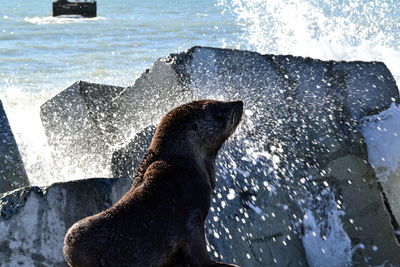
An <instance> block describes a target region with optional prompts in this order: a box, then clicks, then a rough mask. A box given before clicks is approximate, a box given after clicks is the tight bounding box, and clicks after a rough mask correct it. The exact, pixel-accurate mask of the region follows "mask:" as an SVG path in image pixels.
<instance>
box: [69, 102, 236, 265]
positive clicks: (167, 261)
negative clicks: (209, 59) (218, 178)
mask: <svg viewBox="0 0 400 267" xmlns="http://www.w3.org/2000/svg"><path fill="white" fill-rule="evenodd" d="M242 111H243V103H242V102H241V101H236V102H220V101H213V100H201V101H194V102H191V103H188V104H186V105H182V106H180V107H178V108H175V109H173V110H172V111H170V112H169V113H168V114H167V115H165V116H164V118H163V119H162V120H161V121H160V124H159V126H158V128H157V131H156V133H155V135H154V137H153V139H152V143H151V145H150V148H149V150H148V152H147V154H146V156H145V157H144V159H143V162H142V164H141V166H140V168H139V169H138V171H137V173H136V176H135V181H134V185H133V186H132V188H131V189H130V191H129V192H128V193H126V194H125V195H124V196H123V197H122V198H121V200H119V201H118V202H117V203H116V204H115V205H114V206H113V207H111V208H110V209H108V210H105V211H103V212H101V213H99V214H96V215H93V216H90V217H87V218H85V219H83V220H81V221H79V222H77V223H76V224H74V225H73V226H72V227H71V228H70V229H69V230H68V233H67V235H66V237H65V240H64V257H65V259H66V261H67V263H68V264H69V265H70V266H73V267H83V266H92V267H94V266H143V267H150V266H164V267H167V266H193V267H200V266H233V265H229V264H224V263H217V262H213V261H211V260H210V257H209V256H208V253H207V250H206V243H205V235H204V222H205V219H206V217H207V214H208V211H209V208H210V195H211V192H212V190H213V188H214V183H215V171H214V168H215V157H216V154H217V152H218V150H219V148H220V147H221V145H222V144H223V142H224V141H225V140H226V139H227V138H228V137H229V136H230V135H231V134H232V132H233V131H234V129H235V128H236V126H237V124H238V123H239V120H240V118H241V115H242ZM83 204H84V203H83Z"/></svg>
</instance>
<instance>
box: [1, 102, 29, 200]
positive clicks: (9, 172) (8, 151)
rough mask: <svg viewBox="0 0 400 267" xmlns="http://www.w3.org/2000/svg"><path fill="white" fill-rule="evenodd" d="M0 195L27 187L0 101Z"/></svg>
mask: <svg viewBox="0 0 400 267" xmlns="http://www.w3.org/2000/svg"><path fill="white" fill-rule="evenodd" d="M0 143H1V145H0V193H2V192H7V191H10V190H13V189H16V188H19V187H23V186H27V185H29V180H28V176H27V175H26V172H25V168H24V163H23V162H22V159H21V155H20V153H19V150H18V146H17V143H16V142H15V139H14V135H13V133H12V131H11V128H10V124H9V123H8V119H7V115H6V113H5V111H4V109H3V105H2V103H1V101H0Z"/></svg>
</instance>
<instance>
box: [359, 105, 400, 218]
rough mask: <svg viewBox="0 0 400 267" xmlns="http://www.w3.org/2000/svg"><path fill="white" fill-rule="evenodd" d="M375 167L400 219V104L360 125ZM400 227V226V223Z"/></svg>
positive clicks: (370, 161)
mask: <svg viewBox="0 0 400 267" xmlns="http://www.w3.org/2000/svg"><path fill="white" fill-rule="evenodd" d="M360 129H361V132H362V134H363V136H364V138H365V142H366V143H367V147H368V162H369V163H370V164H371V165H372V166H373V167H374V170H375V173H376V176H377V178H378V180H379V182H380V183H381V185H382V188H383V190H384V192H385V197H386V198H387V201H388V204H389V205H390V208H391V211H392V213H393V216H394V217H395V219H396V222H397V223H399V222H400V204H399V203H400V153H399V148H400V107H399V106H396V105H395V104H393V105H392V106H391V107H390V109H388V110H385V111H383V112H381V113H379V114H378V115H373V116H369V117H366V118H364V119H363V121H362V124H361V126H360ZM397 226H398V225H397Z"/></svg>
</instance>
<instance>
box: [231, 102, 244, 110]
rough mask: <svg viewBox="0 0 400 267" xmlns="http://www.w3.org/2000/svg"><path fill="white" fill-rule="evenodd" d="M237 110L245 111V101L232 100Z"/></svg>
mask: <svg viewBox="0 0 400 267" xmlns="http://www.w3.org/2000/svg"><path fill="white" fill-rule="evenodd" d="M231 103H232V104H233V108H234V110H235V111H239V112H243V101H232V102H231Z"/></svg>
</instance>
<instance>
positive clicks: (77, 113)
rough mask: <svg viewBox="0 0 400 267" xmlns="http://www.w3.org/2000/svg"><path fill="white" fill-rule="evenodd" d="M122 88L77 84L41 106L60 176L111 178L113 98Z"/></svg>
mask: <svg viewBox="0 0 400 267" xmlns="http://www.w3.org/2000/svg"><path fill="white" fill-rule="evenodd" d="M122 90H123V88H122V87H116V86H108V85H100V84H93V83H87V82H83V81H78V82H76V83H74V84H72V85H71V86H69V87H67V88H66V89H64V90H63V91H61V92H60V93H59V94H58V95H56V96H55V97H53V98H51V99H50V100H48V101H46V103H44V104H43V105H42V106H41V113H40V116H41V119H42V123H43V126H44V128H45V132H46V135H47V138H48V142H49V144H50V145H51V146H52V148H53V156H54V159H55V160H54V161H55V162H60V165H59V166H56V168H58V169H59V170H60V172H59V173H67V174H68V175H69V178H70V179H71V177H74V176H75V178H84V177H90V176H92V175H93V176H97V177H99V176H106V177H107V176H110V173H109V169H107V168H104V166H105V165H107V164H108V161H109V157H110V155H111V153H112V152H111V151H110V147H111V146H112V145H113V144H114V142H115V136H116V135H115V133H116V132H115V128H114V126H113V125H112V123H111V120H112V116H113V114H114V113H115V111H114V108H115V105H114V103H113V99H114V98H116V97H117V96H118V95H119V94H120V93H121V91H122Z"/></svg>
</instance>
